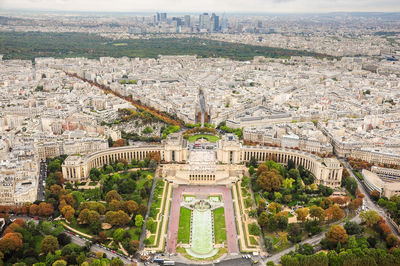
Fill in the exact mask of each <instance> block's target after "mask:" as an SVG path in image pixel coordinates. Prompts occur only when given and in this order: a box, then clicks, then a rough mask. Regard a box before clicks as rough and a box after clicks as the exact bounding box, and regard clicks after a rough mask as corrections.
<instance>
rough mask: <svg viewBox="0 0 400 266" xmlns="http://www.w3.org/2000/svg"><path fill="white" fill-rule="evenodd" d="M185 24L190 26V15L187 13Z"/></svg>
mask: <svg viewBox="0 0 400 266" xmlns="http://www.w3.org/2000/svg"><path fill="white" fill-rule="evenodd" d="M185 26H186V27H190V15H185Z"/></svg>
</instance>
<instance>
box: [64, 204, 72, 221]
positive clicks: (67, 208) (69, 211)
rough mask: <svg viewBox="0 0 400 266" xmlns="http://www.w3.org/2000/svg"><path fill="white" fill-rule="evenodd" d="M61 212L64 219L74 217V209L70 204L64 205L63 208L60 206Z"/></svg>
mask: <svg viewBox="0 0 400 266" xmlns="http://www.w3.org/2000/svg"><path fill="white" fill-rule="evenodd" d="M61 213H62V215H63V216H64V217H65V219H67V220H68V221H70V220H71V218H72V217H74V214H75V209H74V208H72V207H71V206H70V205H66V206H65V207H64V208H62V210H61Z"/></svg>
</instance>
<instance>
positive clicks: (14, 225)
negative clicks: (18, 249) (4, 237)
mask: <svg viewBox="0 0 400 266" xmlns="http://www.w3.org/2000/svg"><path fill="white" fill-rule="evenodd" d="M19 228H21V226H20V225H19V224H17V223H12V224H10V225H9V226H8V227H7V228H6V230H4V234H9V233H14V232H17V230H18V229H19Z"/></svg>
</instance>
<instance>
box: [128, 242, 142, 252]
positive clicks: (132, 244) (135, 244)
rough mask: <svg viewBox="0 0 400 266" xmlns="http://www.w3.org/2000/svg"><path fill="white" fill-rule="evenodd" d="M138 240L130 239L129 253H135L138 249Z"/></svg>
mask: <svg viewBox="0 0 400 266" xmlns="http://www.w3.org/2000/svg"><path fill="white" fill-rule="evenodd" d="M139 246H140V242H139V241H137V240H131V241H130V242H129V253H130V254H135V253H136V251H138V250H139Z"/></svg>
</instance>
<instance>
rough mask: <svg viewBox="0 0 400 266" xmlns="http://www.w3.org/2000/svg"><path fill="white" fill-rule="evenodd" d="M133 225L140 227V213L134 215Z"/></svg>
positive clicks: (141, 221)
mask: <svg viewBox="0 0 400 266" xmlns="http://www.w3.org/2000/svg"><path fill="white" fill-rule="evenodd" d="M135 225H136V226H137V227H140V226H142V225H143V216H142V215H140V214H138V215H136V216H135Z"/></svg>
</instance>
